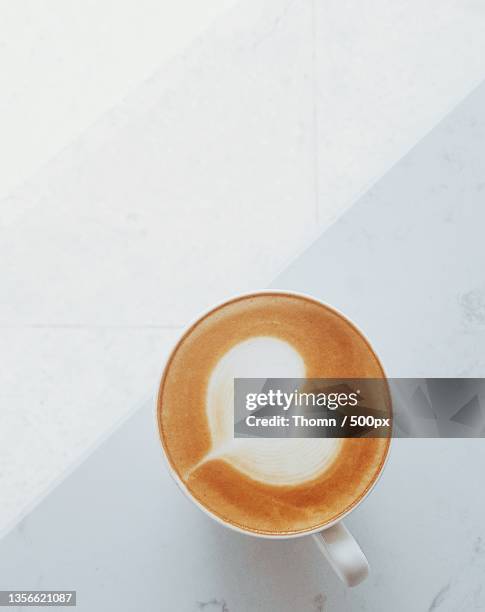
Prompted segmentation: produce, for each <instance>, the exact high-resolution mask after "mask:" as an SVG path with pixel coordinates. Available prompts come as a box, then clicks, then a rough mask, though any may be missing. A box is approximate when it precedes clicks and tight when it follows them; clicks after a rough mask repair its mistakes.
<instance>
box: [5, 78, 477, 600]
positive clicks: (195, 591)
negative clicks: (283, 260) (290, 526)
mask: <svg viewBox="0 0 485 612" xmlns="http://www.w3.org/2000/svg"><path fill="white" fill-rule="evenodd" d="M484 109H485V87H480V88H478V89H477V90H476V91H475V92H474V93H473V94H472V95H471V96H469V97H468V98H467V100H466V101H465V102H463V103H462V104H461V105H460V106H459V107H458V108H457V109H456V110H455V111H454V112H453V113H451V114H450V115H449V116H448V117H447V118H446V119H445V120H444V121H443V122H442V123H440V124H439V125H438V126H437V127H436V128H435V129H434V130H433V131H432V132H431V133H430V134H429V135H428V136H427V137H426V138H425V139H423V140H422V141H421V142H420V143H419V145H418V146H417V147H416V148H415V149H413V150H412V151H411V152H410V153H409V154H408V155H407V156H406V157H405V158H403V159H402V160H401V161H400V162H399V163H398V164H397V165H396V166H395V167H394V168H392V169H391V170H390V171H389V172H388V173H387V174H386V176H385V177H384V178H383V179H382V180H381V181H379V182H378V183H377V184H376V185H375V186H374V187H373V188H372V189H371V190H370V191H369V192H368V193H367V194H366V195H365V196H363V197H362V198H361V199H360V200H359V201H358V202H357V203H356V204H355V205H354V206H353V207H352V209H351V210H350V211H349V212H348V213H347V214H346V215H344V216H343V217H342V218H341V219H340V220H339V221H338V222H337V223H335V224H334V225H332V226H331V227H330V228H329V229H328V230H327V231H326V232H325V233H324V234H323V235H322V236H321V237H320V238H319V239H318V240H317V241H316V242H315V243H314V244H313V245H312V246H311V247H310V248H309V249H308V250H307V251H305V252H304V253H303V254H301V255H300V257H298V258H297V260H296V261H295V262H293V264H291V265H290V266H289V267H288V268H287V269H286V270H285V271H284V272H283V273H282V274H281V275H280V276H279V277H278V278H277V279H276V281H275V282H274V284H273V286H274V287H278V288H284V289H294V290H298V291H304V292H308V293H311V294H314V295H316V296H317V297H320V298H321V299H324V300H325V301H326V302H329V303H331V304H333V305H334V306H336V307H337V308H340V309H341V310H342V311H344V312H345V313H347V314H348V315H349V316H350V317H351V318H353V319H354V320H355V321H356V322H357V323H358V324H359V326H360V327H362V329H363V330H364V332H365V333H366V334H367V335H368V336H369V337H370V338H371V339H372V342H373V344H374V345H375V347H376V349H377V351H378V353H379V354H380V356H381V357H382V360H383V362H384V365H385V367H386V369H387V371H388V373H389V374H390V375H393V376H424V375H427V376H483V373H484V371H485V350H484V349H485V278H484V263H485V257H484V255H485V253H484V247H483V228H484V226H485V206H484V199H485V180H484V177H485V155H484V151H483V143H484V142H485V110H484ZM154 385H155V381H154ZM484 462H485V446H484V444H483V440H481V439H476V440H445V439H443V440H440V439H436V440H395V441H394V443H393V448H392V451H391V457H390V461H389V463H388V466H387V467H386V470H385V472H384V474H383V477H382V479H381V481H380V483H379V485H378V486H377V487H376V489H375V491H374V492H373V493H372V494H371V495H370V496H369V498H367V499H366V500H365V502H364V503H363V504H362V505H361V506H360V507H359V508H358V509H357V510H356V511H355V512H354V513H352V514H351V515H350V516H349V518H348V521H347V523H348V525H349V526H350V528H351V530H352V531H353V532H354V534H355V535H356V537H357V539H358V540H359V542H360V543H361V545H362V548H363V549H364V550H365V552H366V554H367V556H368V558H369V561H370V564H371V568H372V570H371V575H370V577H369V579H368V580H367V581H366V582H365V583H363V584H362V585H360V586H359V587H357V588H355V589H351V590H348V589H346V588H344V586H343V585H342V584H341V583H339V581H338V579H337V578H336V577H335V576H334V575H333V574H332V571H331V570H330V568H329V567H328V566H327V565H326V564H325V562H324V561H323V560H322V559H321V558H320V556H319V553H318V551H317V549H316V547H315V546H314V544H313V542H312V541H311V540H310V539H309V538H301V539H299V540H296V541H287V542H285V541H281V542H280V541H279V542H271V541H266V540H261V541H260V540H258V539H257V538H253V537H248V536H242V535H239V534H236V533H232V532H230V531H229V530H225V529H223V528H222V527H220V526H219V525H217V524H215V523H214V522H213V521H211V519H209V518H207V517H205V516H204V515H203V514H202V513H201V512H199V511H198V510H197V509H195V508H194V507H192V505H191V503H190V502H189V501H188V500H187V499H185V498H184V497H183V495H182V494H181V493H180V492H178V491H177V489H176V487H175V485H174V484H173V483H172V482H171V479H170V477H169V476H168V474H167V473H166V472H165V470H164V469H163V467H162V465H161V457H160V450H159V448H158V441H157V437H156V433H155V428H154V416H153V401H152V399H150V398H147V401H146V403H145V404H144V405H143V406H141V407H140V408H139V409H138V410H137V411H135V412H134V413H133V415H132V416H131V417H130V418H129V419H128V420H127V421H126V422H124V424H123V425H122V426H121V427H119V428H118V429H117V431H116V432H115V433H114V434H113V435H112V436H111V437H109V438H108V439H107V440H106V441H105V442H104V443H103V444H101V445H100V446H99V447H98V449H97V450H96V451H95V452H94V453H92V454H91V455H90V456H89V457H88V458H87V459H86V460H85V461H84V462H83V463H82V464H81V465H80V466H79V467H78V468H77V469H76V470H75V471H74V472H73V473H72V474H71V475H70V476H68V477H67V478H66V479H65V480H64V482H63V483H62V484H60V485H59V486H58V487H57V488H56V489H55V490H54V491H53V492H52V493H51V494H50V495H49V496H48V497H47V498H46V499H45V500H44V501H43V502H42V503H40V504H39V505H38V507H37V508H36V509H34V510H33V512H32V513H31V514H30V515H29V516H27V517H26V518H25V519H23V520H22V521H21V522H20V523H19V524H18V525H17V526H16V527H15V528H14V529H13V530H12V531H11V532H10V533H9V534H8V535H7V536H6V537H5V538H4V539H3V540H2V541H1V542H0V589H12V588H15V589H76V590H77V592H78V607H79V608H80V609H81V610H86V611H89V612H93V611H94V612H96V611H98V610H99V611H103V612H106V611H115V610H116V611H125V610H126V611H131V610H163V611H165V610H167V611H170V612H171V611H176V612H179V611H180V612H185V611H187V612H189V611H198V610H203V611H204V612H211V611H219V612H228V611H230V612H244V611H247V610H261V611H265V612H266V611H277V612H285V611H288V612H293V611H295V610H299V611H300V610H301V611H308V612H312V611H313V612H317V611H319V612H322V611H323V610H325V611H327V610H335V611H339V612H340V611H346V610H367V611H369V612H381V611H382V612H384V611H386V612H387V611H388V610H394V611H402V612H408V611H409V610H429V611H434V610H438V611H440V612H441V611H444V610H449V611H454V610H467V611H468V610H474V609H476V610H480V609H484V608H485V590H484V589H483V576H484V575H485V523H484V521H483V516H484V514H485V513H484V511H485V490H484V487H483V467H482V466H483V464H484Z"/></svg>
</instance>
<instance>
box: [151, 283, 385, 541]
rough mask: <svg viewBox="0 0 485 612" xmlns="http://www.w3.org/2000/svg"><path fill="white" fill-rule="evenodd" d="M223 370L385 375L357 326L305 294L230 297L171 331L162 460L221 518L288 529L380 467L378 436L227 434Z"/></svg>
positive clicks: (356, 493) (299, 528)
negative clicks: (173, 341)
mask: <svg viewBox="0 0 485 612" xmlns="http://www.w3.org/2000/svg"><path fill="white" fill-rule="evenodd" d="M234 378H253V379H254V378H262V379H267V378H285V379H298V378H299V379H310V378H384V373H383V370H382V368H381V365H380V363H379V360H378V359H377V357H376V355H375V354H374V352H373V350H372V348H371V347H370V346H369V344H368V342H367V341H366V340H365V338H363V336H362V335H361V334H360V332H359V331H358V330H357V329H356V328H355V327H354V326H353V325H352V324H351V323H349V321H347V320H346V319H345V318H344V317H343V316H341V315H340V314H339V313H337V312H335V311H334V310H332V309H331V308H328V307H326V306H324V305H323V304H321V303H320V302H317V301H315V300H312V299H310V298H306V297H302V296H297V295H293V294H286V293H273V292H267V293H260V294H253V295H247V296H242V297H240V298H236V299H234V300H231V301H229V302H226V303H225V304H222V305H221V306H218V307H217V308H214V309H213V310H212V311H211V312H209V313H208V314H207V315H205V316H204V317H202V318H201V319H199V320H198V321H197V322H196V323H195V325H193V326H192V327H191V328H190V329H189V330H188V331H187V332H186V333H185V335H184V336H183V337H182V338H181V339H180V341H179V342H178V344H177V346H176V348H175V349H174V351H173V353H172V355H171V356H170V358H169V361H168V363H167V366H166V368H165V371H164V375H163V377H162V381H161V384H160V390H159V395H158V408H157V411H158V425H159V430H160V437H161V441H162V444H163V447H164V450H165V454H166V456H167V459H168V461H169V462H170V464H171V466H172V468H173V471H174V472H175V473H176V475H177V477H178V479H179V480H180V481H181V482H182V484H183V486H184V488H185V489H186V491H187V492H188V493H189V494H190V495H191V496H192V497H193V498H194V499H195V500H196V501H197V502H198V503H199V504H200V505H202V506H203V507H204V508H206V509H207V510H208V511H209V512H210V513H212V514H213V515H215V516H217V517H218V518H220V519H222V520H223V521H224V522H226V523H229V524H231V525H233V526H236V527H238V528H240V529H242V530H244V531H248V532H252V533H258V534H267V535H286V534H297V533H304V532H307V531H310V530H313V529H316V528H321V527H323V526H325V525H326V524H328V523H330V522H332V521H334V520H336V519H337V518H338V517H339V516H341V515H342V514H343V513H345V512H346V511H347V510H348V509H350V508H352V507H353V505H354V504H355V503H357V502H358V501H359V500H360V499H361V498H362V496H363V495H364V494H365V493H366V491H367V490H368V489H369V487H370V486H372V484H373V483H374V482H375V480H376V478H377V476H378V475H379V472H380V470H381V468H382V465H383V462H384V460H385V458H386V455H387V451H388V448H389V440H388V439H384V438H367V439H352V438H345V439H329V438H321V439H312V438H283V439H278V438H272V439H264V438H234V422H233V421H234V403H233V402H234V398H233V393H234ZM253 414H254V413H253Z"/></svg>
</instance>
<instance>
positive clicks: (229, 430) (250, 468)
mask: <svg viewBox="0 0 485 612" xmlns="http://www.w3.org/2000/svg"><path fill="white" fill-rule="evenodd" d="M305 376H306V367H305V362H304V360H303V357H302V356H301V355H300V354H299V353H298V351H296V350H295V349H294V348H293V347H292V346H291V345H290V344H289V343H288V342H284V341H283V340H279V339H277V338H274V337H270V336H266V337H265V336H259V337H255V338H250V339H248V340H245V341H243V342H240V343H239V344H237V345H236V346H234V347H233V348H232V349H230V350H229V351H228V352H227V353H226V354H225V355H224V356H223V357H222V358H221V359H220V360H219V361H218V363H217V365H216V367H215V368H214V370H213V372H212V374H211V376H210V380H209V385H208V389H207V398H206V414H207V422H208V425H209V430H210V433H211V449H210V451H209V452H208V453H207V455H206V456H205V457H204V458H203V459H202V461H201V462H200V463H199V464H198V466H199V465H200V464H201V463H203V462H205V461H208V460H211V459H215V458H220V459H224V460H225V461H227V462H228V463H230V464H231V465H232V466H233V467H234V468H235V469H237V470H239V471H240V472H242V473H244V474H246V475H247V476H248V477H250V478H254V479H255V480H258V481H261V482H263V483H266V484H273V485H295V484H300V483H302V482H305V481H307V480H311V479H313V478H315V477H316V476H318V474H320V473H321V472H322V471H323V470H324V469H325V468H326V466H327V465H329V463H330V462H331V461H332V459H333V458H334V457H335V456H336V455H337V454H338V450H339V447H340V440H338V439H301V438H294V439H256V438H255V439H239V438H234V435H233V432H234V379H235V378H304V377H305ZM198 466H197V467H198Z"/></svg>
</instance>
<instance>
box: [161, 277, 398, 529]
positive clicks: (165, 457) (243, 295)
mask: <svg viewBox="0 0 485 612" xmlns="http://www.w3.org/2000/svg"><path fill="white" fill-rule="evenodd" d="M265 294H280V295H289V296H295V297H301V298H304V299H307V300H310V301H312V302H316V303H318V304H320V305H322V306H324V307H325V308H328V309H329V310H331V311H332V312H335V313H336V314H337V315H338V316H340V317H341V318H342V319H344V320H345V321H347V322H348V323H350V325H351V326H352V327H354V328H355V330H356V331H357V332H358V333H359V334H360V335H361V336H362V338H363V339H364V340H365V342H366V343H367V344H368V346H369V347H370V349H371V351H372V353H373V354H374V356H375V358H376V359H377V362H378V364H379V366H380V367H381V369H382V372H383V373H384V377H385V379H386V380H387V378H388V377H387V374H386V371H385V370H384V367H383V365H382V362H381V360H380V359H379V356H378V355H377V354H376V352H375V351H374V349H373V348H372V344H371V343H370V340H369V339H368V337H367V336H366V334H364V333H363V331H362V330H361V328H360V327H359V326H358V325H356V323H354V321H353V320H352V319H351V318H350V317H348V316H347V315H345V314H343V313H342V312H340V311H339V310H337V309H336V308H335V307H334V306H331V305H330V304H328V303H327V302H324V301H323V300H321V299H320V298H317V297H315V296H313V295H310V294H309V293H304V292H301V291H293V290H291V289H271V288H270V289H257V290H254V291H246V292H244V293H237V294H233V295H231V296H229V297H227V298H225V299H223V300H221V301H219V302H217V303H216V304H215V305H213V306H211V307H209V308H206V309H204V310H203V311H201V312H200V313H199V314H197V315H196V316H195V317H193V318H192V319H191V320H190V321H189V323H188V324H187V325H184V326H183V327H182V329H181V330H180V333H179V334H178V335H177V339H176V340H175V341H174V343H173V345H172V347H171V349H170V351H169V352H168V355H167V357H166V359H165V360H164V363H163V366H162V370H161V374H160V376H159V377H158V384H157V388H156V393H155V402H154V417H155V433H156V436H157V440H158V446H159V447H160V450H161V454H162V456H163V461H164V464H165V467H166V469H167V470H168V473H169V474H170V476H171V477H172V478H173V480H174V482H175V484H176V485H177V487H178V488H179V489H180V490H181V491H182V493H183V494H184V495H185V496H186V497H187V498H188V499H189V500H190V501H191V502H192V503H193V504H195V505H196V506H197V507H198V508H199V510H201V511H202V512H203V513H204V514H206V515H207V516H209V517H210V518H212V519H213V520H215V521H216V522H217V523H219V524H220V525H222V526H224V527H227V528H229V529H232V530H233V531H235V532H237V533H241V534H244V535H249V536H252V537H256V538H263V539H266V540H293V539H296V538H301V537H304V536H309V535H315V534H317V533H320V532H321V531H325V530H326V529H330V528H331V527H333V526H334V525H337V523H340V521H342V520H343V519H344V518H346V517H347V516H348V515H349V514H350V513H351V512H353V511H354V510H355V509H356V508H357V507H358V506H360V504H361V503H362V502H363V501H364V500H365V499H366V498H367V497H368V495H369V494H370V493H371V492H372V491H373V490H374V487H375V486H376V484H377V483H378V481H379V480H380V479H381V476H382V473H383V472H384V469H385V467H386V466H387V463H388V461H389V455H390V451H391V446H392V435H391V436H390V438H389V444H388V445H387V450H386V455H385V457H384V461H383V462H382V464H381V468H380V470H379V473H378V474H377V476H376V478H375V479H374V481H373V482H372V483H371V484H370V485H369V486H368V488H367V490H366V491H365V493H364V494H363V495H362V497H360V499H358V500H357V501H356V502H354V503H353V504H352V505H351V506H350V507H349V508H347V509H346V510H345V511H343V512H342V513H341V514H339V515H338V516H337V517H336V518H335V519H333V520H332V521H330V522H328V523H325V524H324V525H319V526H318V527H314V528H312V529H308V530H303V531H298V532H295V533H283V534H279V533H278V534H271V533H259V532H257V531H253V530H250V529H244V528H243V527H239V526H238V525H234V524H233V523H231V522H229V521H225V520H224V519H223V518H222V517H220V516H218V515H217V514H215V513H214V512H212V510H209V509H208V508H207V507H206V506H204V505H203V504H202V503H201V502H200V501H199V500H198V499H197V498H196V497H195V495H193V494H192V493H191V491H190V490H189V488H188V487H187V485H186V484H185V483H184V481H183V480H182V479H181V478H180V476H179V474H178V473H177V471H176V470H175V468H174V467H173V465H172V463H171V462H170V459H169V457H168V453H167V451H166V450H165V445H164V442H163V438H162V435H161V431H160V421H159V417H158V404H159V395H160V391H161V388H162V382H163V380H164V379H165V374H166V370H167V367H168V365H169V364H170V362H171V360H172V357H173V355H174V354H175V351H176V350H177V349H178V347H179V344H180V343H181V342H182V340H183V339H184V338H185V337H186V335H187V334H188V333H189V332H190V330H191V329H192V328H193V327H194V326H195V325H196V324H197V323H198V322H199V321H200V320H202V319H203V318H204V317H206V316H208V315H209V314H210V313H211V312H213V311H214V310H217V309H219V308H222V307H223V306H225V305H227V304H229V303H231V302H233V301H236V300H238V299H244V298H248V297H251V296H253V295H254V296H256V295H265Z"/></svg>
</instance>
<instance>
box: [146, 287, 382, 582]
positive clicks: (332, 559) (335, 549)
mask: <svg viewBox="0 0 485 612" xmlns="http://www.w3.org/2000/svg"><path fill="white" fill-rule="evenodd" d="M265 293H280V294H282V295H294V296H299V297H303V298H306V299H309V300H312V301H314V302H318V303H320V304H322V306H324V307H325V308H328V309H330V310H333V311H335V312H336V313H337V314H338V315H339V316H341V317H342V318H343V319H346V320H347V321H348V322H349V323H350V324H351V325H352V326H353V327H354V328H355V329H356V330H357V331H358V332H359V333H360V334H361V336H362V337H363V338H364V339H365V340H367V342H368V344H369V346H370V347H372V344H371V343H370V341H369V340H368V339H367V338H366V336H365V334H363V333H362V331H361V330H360V329H359V327H358V326H357V325H356V324H355V323H354V322H353V321H351V320H350V319H349V318H348V317H346V316H345V315H343V314H342V313H341V312H339V311H338V310H336V309H335V308H333V307H332V306H330V305H328V304H326V303H325V302H322V301H321V300H319V299H317V298H315V297H313V296H311V295H308V294H305V293H297V292H295V291H290V290H288V291H284V290H274V289H266V290H263V291H251V292H249V293H246V294H241V295H237V296H233V297H231V298H228V299H226V300H224V301H223V302H221V303H220V304H216V305H215V306H213V307H211V308H210V309H208V310H206V311H205V312H203V313H202V314H200V315H199V316H198V317H197V318H196V319H194V320H193V321H192V322H191V323H190V325H188V326H187V327H186V329H185V330H183V331H182V333H181V334H180V337H179V339H178V340H177V342H176V343H175V346H174V348H173V349H172V351H171V353H170V354H169V357H168V359H167V363H168V362H169V361H170V357H171V356H172V354H173V353H174V352H175V350H176V349H177V347H178V345H179V343H180V340H181V339H182V338H183V337H184V336H185V334H186V332H187V331H188V330H189V329H191V328H192V327H193V326H194V325H195V324H196V323H197V322H198V321H199V320H200V319H201V318H203V317H204V316H205V315H207V314H209V313H210V312H212V311H213V310H214V309H216V308H218V307H220V306H223V305H224V304H225V303H227V302H230V301H232V300H233V299H235V298H238V297H245V296H247V297H249V296H251V295H258V294H265ZM376 358H377V356H376ZM377 359H378V358H377ZM381 367H382V364H381ZM164 372H165V366H164V368H163V371H162V376H161V378H163V375H164ZM159 386H160V384H159ZM156 398H157V399H156V402H155V420H156V423H157V435H158V431H159V430H158V389H157V393H156ZM158 439H159V441H160V436H159V435H158ZM160 448H161V449H162V453H163V457H164V459H165V465H166V466H167V469H168V471H169V472H170V474H171V475H172V478H173V479H174V480H175V483H176V484H177V485H178V487H179V488H180V489H181V490H182V491H183V493H184V494H185V495H186V496H187V497H188V498H189V499H190V500H191V501H192V502H193V503H194V504H195V505H196V506H197V507H198V508H200V510H202V512H204V513H205V514H207V515H208V516H210V517H211V518H212V519H214V520H215V521H217V522H218V523H220V524H221V525H224V527H228V528H229V529H232V530H233V531H237V532H239V533H243V534H245V535H250V536H252V537H256V538H264V539H268V540H290V539H294V538H302V537H306V536H309V535H311V536H312V537H313V539H314V541H315V543H316V544H317V546H318V548H319V550H320V551H321V552H322V554H323V556H324V557H325V558H326V559H327V561H328V562H329V564H330V565H331V567H332V568H333V570H334V571H335V573H336V574H337V576H338V577H339V578H340V579H341V580H342V582H343V583H344V584H346V585H347V586H349V587H353V586H356V585H358V584H359V583H361V582H362V581H363V580H365V578H367V576H368V574H369V562H368V561H367V557H366V556H365V555H364V553H363V551H362V549H361V548H360V546H359V544H358V543H357V541H356V539H355V538H354V537H353V535H352V534H351V533H350V531H349V530H348V529H347V527H346V526H345V525H344V524H343V522H342V519H343V518H345V517H346V516H347V515H348V514H350V512H353V511H354V510H355V509H356V508H357V507H358V506H359V505H360V504H361V503H362V502H363V501H364V499H366V497H367V496H368V495H369V494H370V492H371V491H372V490H373V489H374V487H375V485H376V484H377V481H378V480H379V479H380V477H381V475H382V472H383V470H384V467H385V465H386V463H387V460H388V457H389V448H390V445H389V447H388V451H387V455H386V458H385V461H384V462H383V464H382V467H381V469H380V471H379V474H378V475H377V476H376V478H375V480H374V482H373V483H372V485H371V486H370V487H369V488H368V489H367V491H366V493H365V494H364V495H363V496H362V497H361V498H360V499H359V500H358V502H357V503H355V504H354V505H353V506H352V507H351V508H350V509H349V510H347V511H346V512H345V513H343V514H341V515H340V516H339V518H338V519H337V520H335V521H332V522H330V523H328V524H326V525H325V526H324V527H317V528H316V529H313V530H309V531H305V532H302V533H295V534H291V535H286V534H285V535H268V534H259V533H254V532H252V531H249V530H245V529H242V528H240V527H236V526H235V525H232V524H231V523H228V522H226V521H224V520H223V519H221V518H220V517H219V516H217V515H216V514H214V513H212V512H211V511H210V510H208V509H207V508H206V507H205V506H203V505H202V504H201V503H200V502H199V501H198V500H197V499H196V498H195V497H194V496H193V495H192V493H191V492H190V491H189V489H188V488H187V487H186V485H185V483H184V482H183V481H182V480H181V478H180V477H179V475H178V474H177V472H176V471H175V470H174V468H173V467H172V465H171V463H170V461H169V460H168V457H167V455H166V453H165V449H164V448H163V444H162V443H161V441H160Z"/></svg>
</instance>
